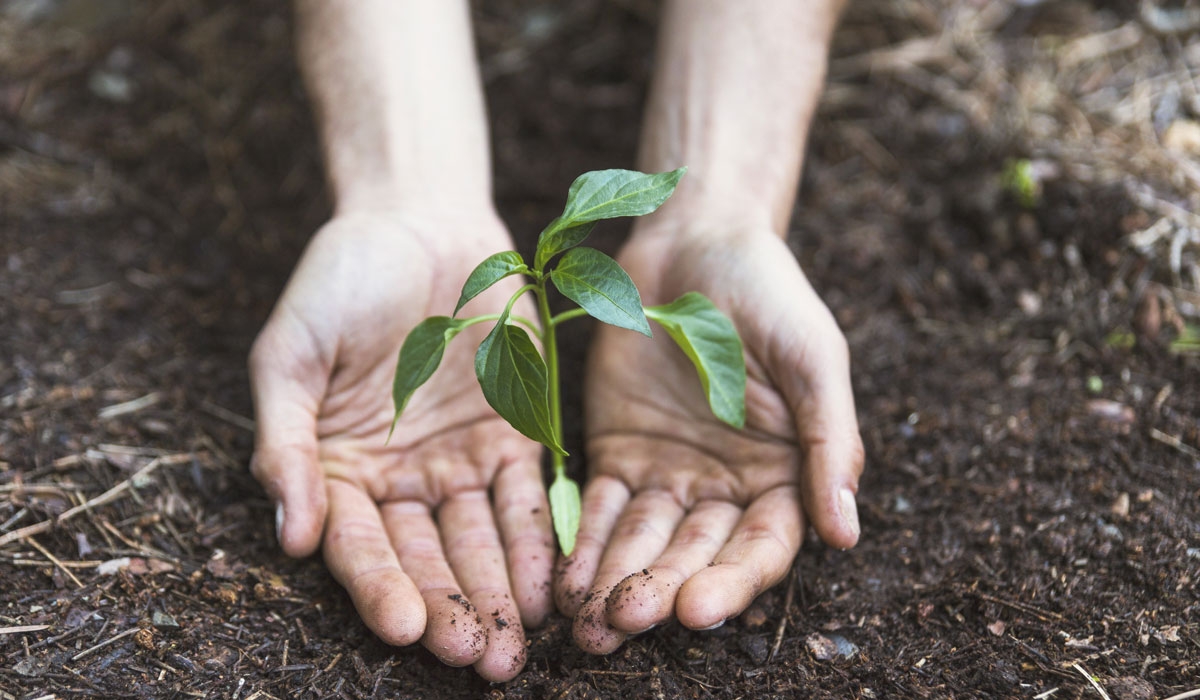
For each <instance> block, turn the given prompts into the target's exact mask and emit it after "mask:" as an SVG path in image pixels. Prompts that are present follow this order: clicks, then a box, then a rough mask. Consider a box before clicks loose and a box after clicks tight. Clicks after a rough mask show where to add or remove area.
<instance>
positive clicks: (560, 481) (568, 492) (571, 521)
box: [549, 474, 582, 556]
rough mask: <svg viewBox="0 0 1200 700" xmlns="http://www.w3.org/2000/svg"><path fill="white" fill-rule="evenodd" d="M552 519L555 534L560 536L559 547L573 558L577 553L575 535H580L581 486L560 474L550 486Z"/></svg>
mask: <svg viewBox="0 0 1200 700" xmlns="http://www.w3.org/2000/svg"><path fill="white" fill-rule="evenodd" d="M549 496H550V517H551V519H553V521H554V534H556V535H558V546H559V548H561V549H562V553H563V554H564V555H566V556H571V552H573V551H575V535H577V534H578V533H579V515H580V511H581V510H582V507H581V506H580V504H579V484H577V483H575V481H574V480H572V479H571V478H569V477H567V476H564V475H562V474H559V475H558V476H556V477H555V478H554V483H552V484H550V489H549Z"/></svg>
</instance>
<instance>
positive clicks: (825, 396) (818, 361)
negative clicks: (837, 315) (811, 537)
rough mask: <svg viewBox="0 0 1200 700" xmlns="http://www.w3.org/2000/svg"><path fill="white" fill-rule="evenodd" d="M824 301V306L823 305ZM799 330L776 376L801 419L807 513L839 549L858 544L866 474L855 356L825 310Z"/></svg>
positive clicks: (799, 430)
mask: <svg viewBox="0 0 1200 700" xmlns="http://www.w3.org/2000/svg"><path fill="white" fill-rule="evenodd" d="M818 303H819V302H818ZM818 308H819V309H820V310H821V311H822V312H823V313H818V314H812V316H815V318H809V319H805V320H804V321H803V322H801V323H799V324H796V325H794V326H793V327H796V328H799V329H803V332H804V339H803V340H800V341H799V342H796V343H794V344H792V345H791V346H790V349H791V352H790V353H786V354H785V355H786V356H784V357H779V358H777V359H778V360H779V363H778V364H777V367H779V369H784V370H785V372H773V374H775V376H776V377H787V379H786V380H784V381H782V382H780V386H781V388H782V390H783V393H784V396H785V399H786V400H787V403H788V405H789V406H790V407H791V409H792V414H793V417H794V419H795V421H796V434H797V436H798V437H799V441H800V449H801V451H802V454H803V466H802V467H801V469H802V473H801V478H800V483H801V494H802V499H803V502H804V510H805V514H806V515H807V516H808V520H809V522H810V523H811V524H812V527H813V529H814V530H816V532H817V534H818V535H820V537H821V539H822V540H824V541H825V542H826V543H827V544H829V545H830V546H833V547H838V548H842V549H845V548H849V547H853V546H854V545H855V543H857V542H858V536H859V532H860V530H859V522H858V508H857V505H856V503H855V494H857V493H858V480H859V477H860V476H861V475H862V470H863V460H864V456H863V444H862V438H861V437H860V436H859V430H858V418H857V416H856V414H855V410H854V393H853V390H852V388H851V383H850V354H849V350H848V348H847V345H846V340H845V336H843V335H842V333H841V331H840V330H839V329H838V327H837V323H836V322H835V321H834V320H833V317H832V315H831V314H829V312H828V310H827V309H826V308H825V307H824V305H823V304H822V305H820V306H819V307H818Z"/></svg>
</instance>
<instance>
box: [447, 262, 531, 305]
mask: <svg viewBox="0 0 1200 700" xmlns="http://www.w3.org/2000/svg"><path fill="white" fill-rule="evenodd" d="M528 271H529V268H528V267H526V266H525V260H524V259H523V258H521V254H520V253H518V252H517V251H515V250H506V251H504V252H502V253H496V254H495V255H492V256H490V257H488V258H487V259H486V260H484V261H483V262H481V263H479V264H478V265H477V266H476V267H475V269H474V270H472V271H471V274H470V275H468V276H467V281H466V283H465V284H463V288H462V294H461V295H460V296H459V297H458V304H457V305H456V306H455V307H454V314H453V315H455V316H457V315H458V312H459V311H461V310H462V307H463V305H465V304H466V303H467V302H468V301H471V300H472V299H474V298H475V297H477V296H479V295H480V294H482V293H483V292H484V291H485V290H487V288H488V287H491V286H492V285H493V284H495V283H497V282H499V281H500V280H502V279H504V278H505V277H508V276H509V275H515V274H518V273H522V272H528Z"/></svg>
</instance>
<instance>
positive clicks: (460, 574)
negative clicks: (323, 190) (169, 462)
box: [250, 213, 555, 681]
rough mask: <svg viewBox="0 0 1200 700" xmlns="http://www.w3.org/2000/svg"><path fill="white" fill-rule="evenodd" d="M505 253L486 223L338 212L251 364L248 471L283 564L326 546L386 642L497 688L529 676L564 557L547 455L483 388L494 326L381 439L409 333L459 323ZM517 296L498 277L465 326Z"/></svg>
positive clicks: (458, 351)
mask: <svg viewBox="0 0 1200 700" xmlns="http://www.w3.org/2000/svg"><path fill="white" fill-rule="evenodd" d="M511 247H512V243H511V240H510V239H509V237H508V234H507V232H506V231H504V229H503V227H502V225H501V224H500V223H499V221H498V219H496V218H495V216H494V215H490V214H489V215H488V216H480V217H475V218H473V219H469V220H463V218H462V217H455V218H453V219H451V218H445V217H443V218H432V217H431V218H425V219H421V218H417V217H415V216H405V215H401V214H398V213H371V214H354V215H346V216H339V217H337V218H335V219H334V220H333V221H331V222H330V223H329V224H327V225H326V226H325V227H324V228H322V229H321V230H320V231H319V232H318V233H317V234H316V236H314V238H313V239H312V242H311V243H310V244H309V246H308V249H307V250H306V251H305V254H304V256H303V258H302V259H301V261H300V263H299V264H298V266H297V268H296V271H295V273H294V274H293V276H292V279H291V280H290V281H289V283H288V285H287V288H286V290H285V291H284V293H283V296H282V297H281V298H280V300H279V303H278V305H277V306H276V308H275V310H274V312H273V313H272V314H271V317H270V319H269V320H268V322H267V324H266V326H265V327H264V328H263V330H262V333H261V334H260V335H259V337H258V340H257V341H256V342H255V344H254V349H253V351H252V352H251V355H250V374H251V383H252V388H253V393H254V403H255V412H256V417H257V421H258V435H257V440H256V444H255V454H254V460H253V466H252V469H253V471H254V474H255V476H256V477H257V478H258V480H259V481H260V482H261V483H262V484H263V486H264V488H265V489H266V490H267V493H268V494H269V495H270V496H271V498H273V499H275V501H276V502H277V503H278V504H279V506H278V507H279V511H278V517H279V520H278V523H277V524H278V526H279V533H280V542H281V544H282V546H283V548H284V550H285V551H286V552H287V553H288V554H289V555H292V556H306V555H308V554H311V553H312V552H313V551H315V550H316V549H317V547H318V546H319V545H322V546H323V551H324V556H325V561H326V563H327V564H328V566H329V569H330V571H331V573H332V574H333V576H334V578H336V579H337V580H338V581H339V582H340V583H341V584H342V585H343V586H345V587H346V589H347V591H349V593H350V597H351V598H352V599H353V601H354V605H355V607H356V608H357V609H358V612H359V614H361V615H362V618H363V621H364V622H365V623H366V624H367V626H368V627H369V628H371V630H373V631H374V632H375V633H376V634H378V635H379V636H380V638H382V639H383V640H384V641H385V642H387V643H389V644H395V645H406V644H411V643H413V642H416V641H418V640H419V641H420V642H421V643H422V644H424V645H425V647H426V648H428V649H429V650H430V651H431V652H433V653H434V654H435V655H436V656H437V657H438V658H439V659H441V660H442V661H444V662H445V663H447V664H450V665H453V666H463V665H466V664H474V665H475V668H476V670H477V671H478V672H479V674H480V675H482V676H483V677H484V678H487V679H488V680H492V681H502V680H507V679H510V678H512V677H513V676H515V675H516V674H517V673H518V672H519V671H520V670H521V668H522V667H523V666H524V664H525V637H524V630H523V627H522V625H537V624H540V622H541V621H542V620H543V619H544V618H545V616H546V615H547V613H548V612H549V607H550V593H549V590H548V589H549V586H548V585H547V583H548V581H549V580H550V573H551V565H552V561H553V558H554V553H555V552H554V544H553V540H552V535H551V530H550V520H549V509H548V506H547V503H546V496H545V491H544V489H543V486H542V479H541V468H540V454H541V451H540V446H539V445H537V444H536V443H534V442H532V441H530V440H528V439H526V438H524V437H523V436H521V435H520V434H519V433H517V432H516V431H515V430H513V429H512V428H511V427H509V426H508V424H507V423H505V422H504V421H503V420H502V419H500V418H499V417H498V416H497V415H496V414H495V412H493V411H492V409H491V408H490V407H489V406H488V405H487V403H486V402H485V401H484V398H483V395H482V393H481V392H480V390H479V386H478V384H477V383H476V379H475V371H474V364H473V362H474V359H473V358H474V352H475V348H477V347H478V345H479V342H480V341H481V340H482V339H483V337H484V336H485V335H486V334H487V332H488V328H489V324H479V325H476V326H472V327H471V328H469V329H467V330H465V331H463V332H462V333H461V335H460V337H458V338H456V339H455V342H453V343H451V345H450V347H449V348H448V350H447V352H446V355H445V357H444V359H443V362H442V365H441V367H440V369H439V370H438V372H437V373H436V374H435V375H434V376H433V378H432V379H431V380H430V382H429V383H428V384H426V385H425V386H424V387H422V388H421V389H420V390H419V391H418V392H417V393H416V394H415V395H414V396H413V397H412V399H411V401H410V403H409V405H408V407H407V408H406V410H405V412H404V415H403V417H402V418H401V420H400V422H399V423H398V424H397V425H396V429H395V432H394V434H393V435H392V437H391V440H390V442H388V441H387V436H388V428H389V427H390V425H391V421H392V415H393V407H392V401H391V386H392V378H393V373H394V372H395V367H396V357H397V353H398V351H399V349H400V345H401V343H402V342H403V340H404V337H405V335H406V334H407V333H408V331H409V330H411V329H412V327H413V326H414V325H416V324H417V323H419V322H420V321H421V320H422V319H423V318H425V317H426V316H429V315H443V314H449V313H450V312H451V311H452V310H453V309H454V304H455V302H456V301H457V300H458V294H459V288H460V286H461V284H462V282H463V281H464V280H465V279H466V277H467V275H468V274H469V273H470V271H471V269H472V268H473V266H474V264H475V263H476V262H478V260H479V259H482V256H481V255H480V254H481V253H491V252H498V251H501V250H505V249H510V248H511ZM519 286H520V282H519V281H518V280H517V279H516V278H513V279H511V280H505V284H500V285H497V288H496V289H494V290H493V291H492V292H489V293H487V294H484V295H482V296H480V297H479V298H478V299H476V300H473V301H472V302H471V304H470V305H469V306H468V307H467V309H465V310H464V313H468V314H470V313H471V312H475V313H486V312H489V311H492V312H494V311H499V310H501V309H502V308H503V305H504V302H505V301H506V300H507V298H508V295H510V294H511V293H512V292H514V291H515V290H516V289H517V288H518V287H519ZM516 312H517V313H524V314H526V315H528V314H529V312H530V308H525V307H521V306H518V307H517V309H516ZM489 493H490V494H491V497H490V498H489ZM468 601H469V602H468Z"/></svg>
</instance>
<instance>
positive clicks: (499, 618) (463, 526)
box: [438, 491, 525, 682]
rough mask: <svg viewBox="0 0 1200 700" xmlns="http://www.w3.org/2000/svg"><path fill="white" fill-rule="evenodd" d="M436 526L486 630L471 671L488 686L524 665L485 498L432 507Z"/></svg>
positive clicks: (472, 495) (517, 617) (521, 634)
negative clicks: (436, 513) (480, 654)
mask: <svg viewBox="0 0 1200 700" xmlns="http://www.w3.org/2000/svg"><path fill="white" fill-rule="evenodd" d="M438 523H439V525H440V528H441V532H442V540H443V541H444V542H445V543H446V555H447V559H449V561H450V567H451V568H452V569H454V573H455V577H456V578H457V579H458V581H459V583H461V584H462V587H463V590H464V591H466V594H467V598H468V599H469V600H470V601H471V603H473V604H474V605H475V608H476V610H477V611H478V612H479V617H480V618H481V619H482V622H481V625H482V627H483V629H484V630H486V632H487V648H486V649H485V650H484V652H483V655H482V656H481V657H480V658H479V659H478V660H477V661H476V662H475V670H476V672H478V673H479V675H480V676H483V677H484V678H485V679H487V680H489V681H492V682H500V681H507V680H511V679H512V678H513V677H515V676H516V675H517V674H518V673H519V672H520V671H521V669H522V668H524V667H525V630H524V628H523V627H522V625H521V613H520V612H519V611H518V610H517V605H516V601H514V600H513V597H512V587H511V585H510V584H509V581H508V569H507V567H506V566H505V559H504V548H503V547H502V546H501V544H500V533H499V532H497V531H496V522H495V520H494V519H493V518H492V508H491V504H489V503H488V498H487V494H486V493H485V492H483V491H468V492H465V493H461V494H458V495H456V496H453V497H451V498H450V499H449V500H447V501H446V502H444V503H443V504H442V505H441V507H440V508H438Z"/></svg>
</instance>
